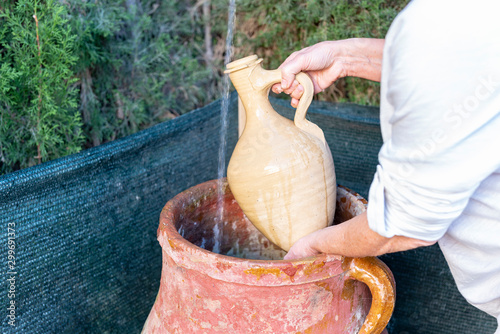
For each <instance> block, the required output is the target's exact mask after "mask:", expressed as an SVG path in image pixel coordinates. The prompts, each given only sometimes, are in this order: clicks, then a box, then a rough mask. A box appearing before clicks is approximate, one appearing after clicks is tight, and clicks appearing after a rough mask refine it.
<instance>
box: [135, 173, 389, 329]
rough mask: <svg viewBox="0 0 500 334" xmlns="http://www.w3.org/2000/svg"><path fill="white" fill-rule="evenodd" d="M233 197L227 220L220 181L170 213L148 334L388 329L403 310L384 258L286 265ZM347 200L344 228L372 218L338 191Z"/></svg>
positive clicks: (340, 204) (164, 221)
mask: <svg viewBox="0 0 500 334" xmlns="http://www.w3.org/2000/svg"><path fill="white" fill-rule="evenodd" d="M223 189H224V197H223V203H224V204H223V205H224V216H223V217H224V219H223V222H221V221H220V220H219V219H218V218H217V217H218V212H217V181H216V180H214V181H209V182H206V183H203V184H200V185H197V186H195V187H193V188H191V189H188V190H186V191H184V192H182V193H181V194H179V195H177V196H176V197H174V198H173V199H172V200H170V201H169V202H168V203H167V204H166V205H165V207H164V209H163V211H162V212H161V217H160V226H159V228H158V240H159V242H160V245H161V247H162V250H163V268H162V274H161V284H160V290H159V293H158V296H157V298H156V301H155V304H154V306H153V308H152V310H151V312H150V314H149V317H148V319H147V321H146V323H145V325H144V329H143V333H180V334H191V333H192V334H199V333H224V334H226V333H241V334H247V333H259V334H262V333H272V334H279V333H325V334H326V333H328V334H333V333H358V332H359V333H380V332H381V331H382V330H383V329H384V328H385V326H386V324H387V322H388V321H389V318H390V317H391V315H392V311H393V307H394V280H393V277H392V274H391V272H390V270H389V269H388V268H387V267H386V266H385V265H384V264H383V263H382V262H381V261H380V260H378V259H376V258H363V259H352V258H341V257H337V256H327V255H321V256H317V257H312V258H307V259H302V260H295V261H284V260H280V259H282V258H283V256H284V255H285V252H284V251H283V250H281V249H280V248H278V247H277V246H275V245H274V244H273V243H271V242H269V241H268V240H267V238H266V237H265V236H264V235H262V234H261V233H260V232H259V231H258V230H257V229H256V228H255V227H254V226H253V225H252V223H251V222H250V221H249V220H248V219H247V218H246V217H245V216H244V214H243V212H242V211H241V209H240V207H239V206H238V204H237V203H236V201H235V200H234V197H233V195H232V193H231V191H230V189H229V187H228V186H227V183H224V188H223ZM337 198H338V201H337V212H336V218H337V219H338V220H339V221H343V220H345V219H349V218H351V217H353V216H354V215H357V214H359V213H361V212H363V211H364V210H365V204H366V201H365V200H364V199H362V198H361V197H360V196H359V195H357V194H355V193H353V192H351V191H349V190H347V189H346V188H343V187H339V188H338V193H337ZM216 239H219V240H216ZM213 250H215V251H217V252H218V253H220V254H217V253H215V252H212V251H213ZM364 283H366V284H367V285H365V284H364ZM370 291H371V294H373V296H374V298H373V300H372V298H371V294H370ZM370 305H371V307H370ZM368 311H369V314H368V316H367V313H368ZM365 318H366V320H365Z"/></svg>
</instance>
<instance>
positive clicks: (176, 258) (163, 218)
mask: <svg viewBox="0 0 500 334" xmlns="http://www.w3.org/2000/svg"><path fill="white" fill-rule="evenodd" d="M220 182H222V189H223V191H222V193H223V194H227V196H228V197H229V196H230V197H231V198H232V194H231V192H230V189H229V186H228V183H227V180H226V178H223V179H221V180H211V181H207V182H204V183H201V184H198V185H196V186H194V187H191V188H189V189H187V190H185V191H183V192H181V193H179V194H178V195H176V196H175V197H174V198H172V199H171V200H170V201H168V203H167V204H166V205H165V206H164V208H163V210H162V212H161V215H160V225H159V227H158V241H159V243H160V245H161V247H162V252H163V257H164V259H165V256H167V257H168V258H170V259H171V260H173V262H174V263H176V265H177V266H181V267H183V268H186V269H193V270H196V271H201V272H204V273H206V274H207V275H209V276H210V277H212V278H216V279H221V280H227V279H228V278H227V276H228V275H232V274H234V275H237V276H238V277H241V275H242V273H244V274H245V275H244V276H245V277H247V276H248V277H247V278H246V279H245V283H244V284H250V285H259V286H260V285H273V286H274V285H276V286H278V285H296V284H302V283H311V282H316V281H322V280H324V279H327V278H332V277H336V276H339V275H341V276H339V277H343V273H344V272H345V269H343V268H342V263H343V257H342V256H337V255H329V254H320V255H317V256H313V257H308V258H302V259H296V260H271V259H252V258H241V257H235V256H230V255H224V254H219V253H217V252H214V251H210V250H208V249H205V248H202V247H200V246H197V245H195V244H194V243H192V242H191V241H189V240H188V238H185V237H184V236H183V235H181V233H183V232H182V231H181V233H179V231H180V230H178V228H180V226H176V222H177V221H179V219H180V218H182V217H185V216H186V214H185V213H186V210H190V209H192V208H198V209H199V208H200V207H201V206H202V205H201V204H200V201H206V200H207V199H210V198H211V197H212V196H217V193H218V185H219V183H220ZM337 198H338V200H337V204H339V203H341V202H342V205H343V206H344V207H346V208H348V209H349V211H350V212H354V211H352V209H353V208H356V209H355V210H356V211H357V212H360V210H361V211H364V210H365V207H366V200H364V199H363V198H362V197H361V196H360V195H358V194H357V193H355V192H353V191H351V190H349V189H347V188H345V187H343V186H338V188H337ZM339 201H340V202H339ZM351 204H352V205H351ZM342 205H339V207H341V206H342ZM242 214H243V213H242ZM345 218H350V217H349V216H346V217H345ZM343 220H344V218H342V219H341V220H340V222H341V221H343ZM235 231H237V230H235ZM247 274H248V275H247ZM261 277H262V278H261ZM235 282H239V280H236V281H235Z"/></svg>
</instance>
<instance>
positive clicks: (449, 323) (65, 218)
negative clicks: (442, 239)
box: [0, 94, 496, 334]
mask: <svg viewBox="0 0 500 334" xmlns="http://www.w3.org/2000/svg"><path fill="white" fill-rule="evenodd" d="M273 104H274V105H275V108H276V109H277V110H278V111H279V112H280V113H282V114H284V115H287V116H289V117H291V116H292V115H293V109H291V108H290V107H289V106H288V103H287V102H286V101H280V100H273ZM219 114H220V102H219V101H217V102H215V103H213V104H211V105H209V106H206V107H204V108H202V109H199V110H195V111H193V112H191V113H189V114H187V115H184V116H181V117H178V118H176V119H174V120H172V121H169V122H166V123H164V124H160V125H158V126H155V127H153V128H150V129H148V130H145V131H142V132H139V133H137V134H135V135H132V136H129V137H126V138H123V139H120V140H117V141H114V142H112V143H109V144H106V145H102V146H99V147H96V148H94V149H90V150H87V151H83V152H81V153H79V154H76V155H72V156H69V157H66V158H62V159H58V160H55V161H52V162H49V163H45V164H43V165H40V166H36V167H33V168H29V169H26V170H22V171H19V172H16V173H12V174H9V175H5V176H3V177H0V222H1V224H0V226H1V231H0V235H1V239H0V240H1V241H0V243H1V246H0V249H1V256H0V258H1V259H2V262H1V265H2V270H1V272H2V275H3V276H2V285H1V286H2V288H1V290H0V298H1V300H2V308H1V311H0V315H1V319H2V333H30V334H31V333H139V332H140V330H141V329H142V325H143V323H144V321H145V320H146V317H147V315H148V313H149V310H150V308H151V306H152V305H153V303H154V300H155V297H156V293H157V291H158V286H159V280H160V269H161V249H160V246H159V244H158V242H157V241H156V229H157V227H158V219H159V213H160V211H161V209H162V207H163V205H164V204H165V203H166V202H167V201H168V200H169V199H170V198H171V197H173V196H174V195H176V194H177V193H179V192H180V191H182V190H184V189H186V188H188V187H191V186H193V185H196V184H198V183H201V182H204V181H207V180H210V179H214V178H216V177H217V159H218V148H219V134H220V115H219ZM229 114H230V119H229V129H230V131H229V133H228V136H227V140H228V155H227V160H229V157H230V153H231V152H232V149H233V147H234V145H235V143H236V140H237V130H236V129H237V122H236V120H237V103H236V95H234V94H233V95H232V98H231V106H230V113H229ZM309 118H310V119H311V120H312V121H313V122H315V123H317V124H318V125H319V126H320V127H321V128H323V130H324V132H325V135H326V138H327V140H328V142H329V145H330V148H331V150H332V153H333V156H334V160H335V165H336V171H337V178H338V182H339V183H340V184H343V185H345V186H347V187H349V188H351V189H353V190H356V191H358V192H359V193H361V194H362V195H363V196H365V197H366V196H367V192H368V189H369V185H370V183H371V180H372V177H373V174H374V171H375V167H376V164H377V153H378V149H379V148H380V145H381V136H380V130H379V123H378V109H377V108H372V107H361V106H357V105H346V104H327V103H314V104H313V106H312V107H311V108H310V112H309ZM9 227H10V228H11V230H9ZM9 232H10V233H11V234H8V233H9ZM12 233H15V235H14V234H12ZM9 236H10V237H11V240H14V241H15V249H14V251H15V257H16V259H15V263H12V262H10V263H9V262H8V260H9V259H8V250H9V248H8V247H9V244H8V239H9ZM11 248H12V242H11ZM383 260H384V261H385V262H386V263H387V264H388V265H389V267H390V268H391V269H392V271H393V272H394V274H395V277H396V282H397V303H396V310H395V313H394V316H393V319H392V320H391V323H390V325H389V332H390V333H397V334H418V333H439V334H446V333H450V334H451V333H453V334H461V333H463V334H469V333H493V332H494V329H495V326H496V323H495V321H494V319H493V318H492V317H489V316H487V315H485V314H484V313H482V312H480V311H478V310H476V309H475V308H473V307H472V306H469V305H468V304H467V302H466V301H465V300H464V299H463V297H461V295H460V294H459V293H458V291H457V289H456V287H455V284H454V282H453V279H452V277H451V274H450V272H449V270H448V267H447V266H446V263H445V261H444V258H443V256H442V254H441V252H440V250H439V247H437V246H434V247H429V248H426V249H419V250H414V251H409V252H405V253H399V254H392V255H387V256H384V257H383ZM9 265H11V266H12V267H9ZM11 278H13V279H11ZM8 279H10V280H8ZM9 293H15V296H12V295H11V297H12V298H10V297H9ZM11 300H14V301H15V307H16V309H15V327H12V326H10V325H9V323H8V322H9V320H11V319H9V317H7V315H8V314H9V312H10V311H9V310H8V307H9V305H10V302H11Z"/></svg>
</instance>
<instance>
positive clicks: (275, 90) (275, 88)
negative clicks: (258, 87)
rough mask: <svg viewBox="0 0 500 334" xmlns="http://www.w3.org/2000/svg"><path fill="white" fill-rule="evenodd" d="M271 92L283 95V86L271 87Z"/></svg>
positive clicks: (275, 85)
mask: <svg viewBox="0 0 500 334" xmlns="http://www.w3.org/2000/svg"><path fill="white" fill-rule="evenodd" d="M271 90H272V91H273V92H274V93H275V94H281V93H282V92H283V89H282V88H281V84H274V85H273V86H272V87H271Z"/></svg>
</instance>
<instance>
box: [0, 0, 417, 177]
mask: <svg viewBox="0 0 500 334" xmlns="http://www.w3.org/2000/svg"><path fill="white" fill-rule="evenodd" d="M407 2H408V0H371V1H369V0H366V1H364V0H330V1H323V0H308V1H297V0H279V1H271V2H270V1H263V0H237V1H236V12H237V14H236V15H237V18H236V27H235V38H234V46H233V59H236V58H240V57H244V56H247V55H250V54H254V53H255V54H258V55H259V56H261V57H264V60H265V63H264V65H265V67H266V68H268V69H271V68H276V67H278V66H279V64H280V63H281V62H282V61H283V60H285V59H286V57H287V56H288V55H289V54H290V53H292V52H293V51H295V50H299V49H301V48H303V47H306V46H309V45H311V44H314V43H317V42H320V41H323V40H334V39H344V38H351V37H375V38H383V37H384V35H385V33H386V32H387V29H388V27H389V26H390V24H391V22H392V20H393V19H394V17H395V16H396V15H397V13H398V12H399V11H400V10H401V9H402V8H404V6H405V5H406V4H407ZM227 15H228V1H227V0H226V1H222V0H184V1H169V0H3V1H2V2H1V3H0V174H1V173H8V172H11V171H14V170H17V169H20V168H25V167H28V166H32V165H35V164H38V163H41V162H43V161H48V160H51V159H54V158H57V157H61V156H64V155H66V154H71V153H74V152H77V151H79V150H81V149H85V148H89V147H93V146H97V145H100V144H102V143H104V142H107V141H111V140H114V139H116V138H120V137H123V136H126V135H129V134H132V133H134V132H136V131H138V130H141V129H145V128H147V127H150V126H152V125H154V124H157V123H159V122H163V121H166V120H168V119H171V118H174V117H176V116H178V115H181V114H183V113H186V112H188V111H190V110H193V109H196V108H199V107H201V106H203V105H206V104H208V103H210V102H212V101H214V100H216V99H219V98H220V97H221V95H222V93H221V89H222V76H223V67H224V64H223V62H224V55H225V37H226V33H227ZM35 16H36V19H35ZM316 98H317V99H320V100H326V101H343V102H354V103H360V104H370V105H377V104H378V101H379V85H378V84H377V83H373V82H368V81H366V80H360V79H356V78H345V79H341V80H339V81H338V82H337V83H336V84H335V85H334V86H332V87H331V88H330V89H328V90H326V91H325V92H323V93H320V94H318V95H317V96H316Z"/></svg>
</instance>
